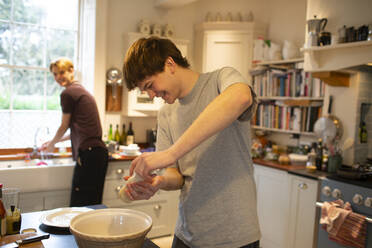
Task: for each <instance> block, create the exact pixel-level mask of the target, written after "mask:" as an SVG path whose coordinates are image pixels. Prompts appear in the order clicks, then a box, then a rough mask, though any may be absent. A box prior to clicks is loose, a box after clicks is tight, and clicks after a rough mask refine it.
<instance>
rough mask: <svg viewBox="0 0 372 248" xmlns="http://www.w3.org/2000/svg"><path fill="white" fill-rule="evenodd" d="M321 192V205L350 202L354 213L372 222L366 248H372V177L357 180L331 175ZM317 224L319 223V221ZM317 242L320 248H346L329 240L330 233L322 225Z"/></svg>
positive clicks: (368, 225)
mask: <svg viewBox="0 0 372 248" xmlns="http://www.w3.org/2000/svg"><path fill="white" fill-rule="evenodd" d="M320 190H321V192H320V196H319V201H320V203H323V202H325V201H328V202H331V201H335V200H337V199H342V200H343V201H344V202H350V204H351V207H352V209H353V211H354V212H356V213H359V214H362V215H365V216H366V217H367V218H369V220H371V223H367V240H366V248H372V177H368V178H365V179H364V180H355V179H350V178H345V177H342V176H340V175H336V174H335V175H330V176H327V178H324V179H322V180H321V186H320ZM319 213H320V208H319ZM319 216H320V214H319ZM317 222H318V223H319V220H318V221H317ZM317 240H318V241H317V242H318V244H317V247H318V248H325V247H327V248H339V247H345V246H341V245H340V244H338V243H336V242H334V241H331V240H330V239H329V238H328V233H327V232H326V231H325V230H324V229H323V228H321V227H320V225H319V227H318V236H317Z"/></svg>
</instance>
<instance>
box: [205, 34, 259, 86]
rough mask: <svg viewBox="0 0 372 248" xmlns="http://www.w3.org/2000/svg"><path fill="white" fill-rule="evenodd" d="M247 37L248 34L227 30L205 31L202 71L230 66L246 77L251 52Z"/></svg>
mask: <svg viewBox="0 0 372 248" xmlns="http://www.w3.org/2000/svg"><path fill="white" fill-rule="evenodd" d="M248 37H249V35H248V34H240V33H232V32H229V31H224V32H222V31H221V32H216V33H214V32H212V33H207V34H206V35H205V41H204V42H205V53H204V58H203V72H209V71H214V70H216V69H219V68H221V67H224V66H231V67H234V68H235V69H237V70H238V71H239V72H240V73H242V75H243V76H244V77H246V78H247V79H248V71H249V68H250V63H249V61H251V54H252V44H251V43H250V42H249V39H248Z"/></svg>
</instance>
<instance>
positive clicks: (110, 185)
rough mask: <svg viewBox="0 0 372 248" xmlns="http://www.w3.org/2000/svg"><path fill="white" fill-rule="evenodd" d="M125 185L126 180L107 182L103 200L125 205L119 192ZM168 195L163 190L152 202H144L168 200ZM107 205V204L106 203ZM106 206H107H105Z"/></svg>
mask: <svg viewBox="0 0 372 248" xmlns="http://www.w3.org/2000/svg"><path fill="white" fill-rule="evenodd" d="M124 185H125V181H124V179H121V180H107V179H106V181H105V186H104V188H103V196H102V199H103V200H104V201H105V200H119V201H120V202H121V205H122V204H125V202H123V201H122V200H121V199H120V198H119V195H118V193H119V191H120V188H121V187H123V186H124ZM166 193H167V192H164V191H162V190H159V191H158V192H157V193H156V194H155V195H154V196H153V197H152V198H151V199H150V200H144V201H147V202H148V201H153V200H160V199H166V198H165V197H166ZM104 204H105V203H104ZM105 205H106V204H105Z"/></svg>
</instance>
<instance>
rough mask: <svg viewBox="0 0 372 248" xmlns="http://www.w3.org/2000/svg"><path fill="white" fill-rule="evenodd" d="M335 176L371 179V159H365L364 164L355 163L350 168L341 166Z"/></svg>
mask: <svg viewBox="0 0 372 248" xmlns="http://www.w3.org/2000/svg"><path fill="white" fill-rule="evenodd" d="M336 174H337V175H338V176H339V177H342V178H348V179H355V180H366V179H368V178H372V159H370V158H369V159H367V160H366V162H365V163H362V164H360V163H356V164H353V165H352V166H345V165H343V166H341V167H340V168H339V169H338V170H337V172H336Z"/></svg>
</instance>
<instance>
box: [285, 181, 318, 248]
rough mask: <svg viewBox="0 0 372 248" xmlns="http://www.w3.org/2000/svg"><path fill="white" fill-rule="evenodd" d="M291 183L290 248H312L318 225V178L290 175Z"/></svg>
mask: <svg viewBox="0 0 372 248" xmlns="http://www.w3.org/2000/svg"><path fill="white" fill-rule="evenodd" d="M289 179H290V184H291V193H290V208H289V209H290V216H289V228H288V241H289V242H288V248H298V247H301V248H312V247H313V246H314V245H316V244H315V243H314V232H315V228H316V227H317V225H316V207H315V203H316V200H317V195H318V187H319V183H318V180H315V179H309V178H305V177H301V176H295V175H289Z"/></svg>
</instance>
